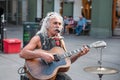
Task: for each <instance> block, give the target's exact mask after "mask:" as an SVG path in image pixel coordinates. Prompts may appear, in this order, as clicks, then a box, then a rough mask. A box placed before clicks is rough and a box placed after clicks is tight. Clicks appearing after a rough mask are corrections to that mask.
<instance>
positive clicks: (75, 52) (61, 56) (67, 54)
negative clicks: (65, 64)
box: [59, 48, 82, 59]
mask: <svg viewBox="0 0 120 80" xmlns="http://www.w3.org/2000/svg"><path fill="white" fill-rule="evenodd" d="M80 51H82V48H80V49H76V50H73V51H70V52H65V53H64V54H62V55H59V58H61V59H63V58H66V57H71V56H72V55H74V54H77V53H78V52H80Z"/></svg>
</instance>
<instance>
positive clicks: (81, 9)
mask: <svg viewBox="0 0 120 80" xmlns="http://www.w3.org/2000/svg"><path fill="white" fill-rule="evenodd" d="M119 2H120V0H99V1H98V0H0V7H2V8H3V9H4V16H5V19H6V20H7V22H8V23H13V24H22V23H23V22H25V21H29V22H34V21H36V20H40V19H41V18H44V17H45V16H46V13H48V12H51V11H55V12H58V13H60V14H61V15H62V16H73V18H74V19H75V20H78V19H79V18H78V17H79V16H80V15H81V14H82V15H84V16H85V17H86V18H87V19H88V20H90V21H91V28H90V36H94V37H111V36H116V35H118V36H119V35H120V33H119V32H120V31H118V32H115V30H119V29H120V28H119V26H120V17H119V13H120V10H119V8H120V7H119ZM116 14H118V15H116Z"/></svg>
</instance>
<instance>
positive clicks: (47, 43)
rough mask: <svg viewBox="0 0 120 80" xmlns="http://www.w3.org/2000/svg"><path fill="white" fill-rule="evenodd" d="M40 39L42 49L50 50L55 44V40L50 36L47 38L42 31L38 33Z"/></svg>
mask: <svg viewBox="0 0 120 80" xmlns="http://www.w3.org/2000/svg"><path fill="white" fill-rule="evenodd" d="M39 37H40V39H41V44H42V49H43V50H50V49H52V48H53V47H55V46H57V45H56V41H55V40H54V39H52V38H48V36H44V35H43V34H42V33H40V34H39Z"/></svg>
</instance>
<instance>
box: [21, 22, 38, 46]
mask: <svg viewBox="0 0 120 80" xmlns="http://www.w3.org/2000/svg"><path fill="white" fill-rule="evenodd" d="M39 27H40V26H39V23H36V22H24V23H23V47H24V46H25V45H26V44H28V42H29V41H30V39H31V38H32V37H33V36H34V35H35V34H36V32H37V31H38V30H39V29H40V28H39Z"/></svg>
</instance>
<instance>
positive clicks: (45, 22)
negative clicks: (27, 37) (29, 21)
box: [36, 12, 63, 36]
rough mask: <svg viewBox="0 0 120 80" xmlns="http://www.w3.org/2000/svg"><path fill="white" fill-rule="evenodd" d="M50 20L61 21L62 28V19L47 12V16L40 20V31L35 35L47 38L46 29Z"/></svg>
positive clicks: (58, 15) (53, 13)
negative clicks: (40, 34)
mask: <svg viewBox="0 0 120 80" xmlns="http://www.w3.org/2000/svg"><path fill="white" fill-rule="evenodd" d="M52 18H59V19H60V20H61V21H62V26H63V17H62V16H61V15H60V14H59V13H57V12H49V13H48V14H47V16H46V17H45V18H44V19H42V22H41V29H40V30H39V31H38V32H37V33H36V34H39V33H42V34H43V35H45V36H47V28H48V27H50V19H52Z"/></svg>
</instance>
